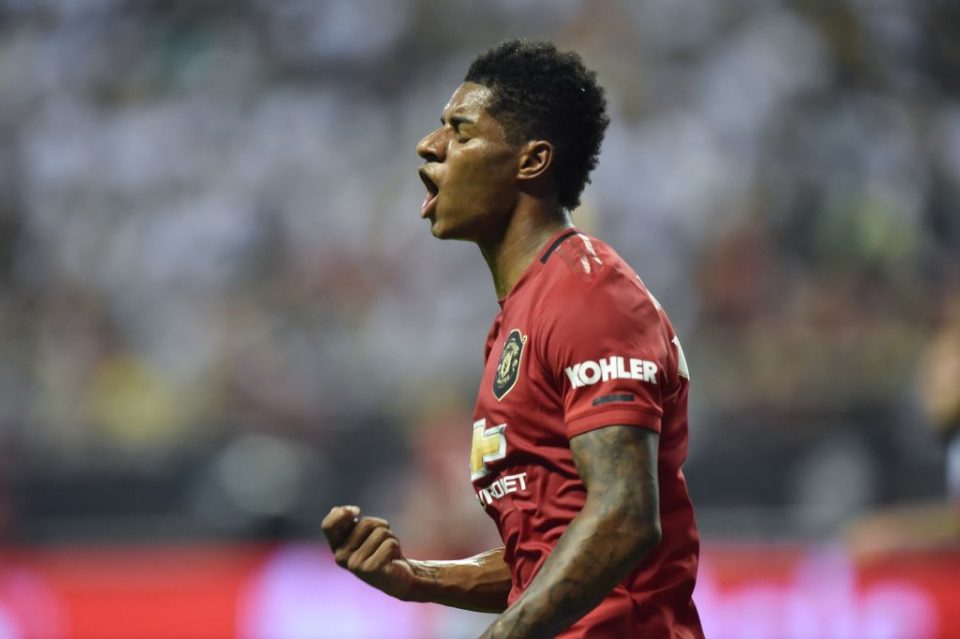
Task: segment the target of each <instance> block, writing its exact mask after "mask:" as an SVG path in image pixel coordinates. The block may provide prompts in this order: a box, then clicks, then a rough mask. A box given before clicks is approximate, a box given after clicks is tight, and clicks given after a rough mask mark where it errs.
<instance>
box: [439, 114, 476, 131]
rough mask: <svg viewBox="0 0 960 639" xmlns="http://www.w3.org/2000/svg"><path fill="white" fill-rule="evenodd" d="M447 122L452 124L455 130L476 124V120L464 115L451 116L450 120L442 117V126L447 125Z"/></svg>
mask: <svg viewBox="0 0 960 639" xmlns="http://www.w3.org/2000/svg"><path fill="white" fill-rule="evenodd" d="M447 122H450V126H452V127H453V128H455V129H457V128H460V125H461V124H476V120H474V119H472V118H468V117H466V116H463V115H451V116H450V117H449V118H447V117H445V116H442V115H441V116H440V124H446V123H447Z"/></svg>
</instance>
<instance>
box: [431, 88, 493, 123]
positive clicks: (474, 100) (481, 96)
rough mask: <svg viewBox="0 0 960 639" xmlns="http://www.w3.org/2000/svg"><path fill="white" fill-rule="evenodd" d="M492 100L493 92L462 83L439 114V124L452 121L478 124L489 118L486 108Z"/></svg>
mask: <svg viewBox="0 0 960 639" xmlns="http://www.w3.org/2000/svg"><path fill="white" fill-rule="evenodd" d="M492 98H493V92H492V91H490V89H489V88H487V87H485V86H483V85H482V84H477V83H475V82H464V83H463V84H461V85H460V86H458V87H457V89H456V91H454V92H453V95H452V96H450V100H448V101H447V104H446V105H445V106H444V107H443V111H442V112H441V114H440V121H441V122H444V123H446V122H450V121H451V120H454V119H459V120H467V121H471V122H479V121H480V120H482V119H485V118H486V117H490V116H489V113H488V111H487V107H488V106H489V105H490V100H491V99H492Z"/></svg>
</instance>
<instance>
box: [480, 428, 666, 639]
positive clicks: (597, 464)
mask: <svg viewBox="0 0 960 639" xmlns="http://www.w3.org/2000/svg"><path fill="white" fill-rule="evenodd" d="M658 443H659V437H658V435H657V434H656V433H654V432H653V431H650V430H646V429H642V428H636V427H633V426H610V427H607V428H601V429H598V430H595V431H590V432H588V433H585V434H583V435H579V436H577V437H574V438H573V439H571V440H570V447H571V449H572V451H573V456H574V461H575V462H576V465H577V470H578V472H579V473H580V476H581V478H582V480H583V482H584V484H585V485H586V487H587V502H586V505H585V506H584V508H583V510H582V511H581V512H580V513H579V514H578V515H577V516H576V517H575V518H574V519H573V521H572V522H571V523H570V525H569V526H568V527H567V530H566V531H565V532H564V533H563V535H562V536H561V537H560V540H559V541H558V542H557V546H556V548H554V550H553V552H552V553H551V554H550V556H549V557H548V558H547V560H546V561H545V562H544V563H543V566H542V567H541V569H540V571H539V573H538V574H537V576H536V577H535V578H534V580H533V582H532V583H531V584H530V587H529V588H528V589H527V590H526V592H524V594H523V596H522V597H520V599H518V600H517V601H516V602H515V603H514V604H513V605H512V606H511V607H510V608H509V609H508V610H507V611H506V612H505V613H504V614H503V615H502V616H501V617H500V618H499V619H498V620H497V622H495V623H494V625H493V626H491V627H490V629H489V630H488V631H487V634H485V635H484V637H489V638H491V639H492V638H493V637H512V638H521V637H531V638H532V637H552V636H554V635H555V634H556V633H558V632H560V631H562V630H564V629H565V628H567V627H569V626H570V625H571V624H573V623H574V622H575V621H576V620H577V619H579V618H580V617H582V616H583V615H585V614H586V613H587V612H589V611H590V610H592V609H593V608H594V607H595V606H596V605H597V604H598V603H600V601H601V600H602V599H603V598H604V597H605V596H606V595H607V594H608V593H609V592H610V590H611V589H613V587H614V586H615V585H616V584H617V583H618V582H619V581H621V580H622V579H623V578H624V577H625V576H626V575H627V574H628V573H629V572H630V571H631V570H632V569H633V568H634V567H636V565H637V564H638V563H639V561H640V559H641V558H643V556H644V555H646V554H647V553H648V552H649V551H650V550H651V549H652V548H653V547H655V546H656V545H657V543H659V541H660V521H659V487H658V485H657V446H658Z"/></svg>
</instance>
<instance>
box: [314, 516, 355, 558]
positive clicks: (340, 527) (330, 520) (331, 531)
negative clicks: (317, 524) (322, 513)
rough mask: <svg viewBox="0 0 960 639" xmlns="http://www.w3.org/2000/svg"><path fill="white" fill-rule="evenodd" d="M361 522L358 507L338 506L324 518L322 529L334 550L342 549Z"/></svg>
mask: <svg viewBox="0 0 960 639" xmlns="http://www.w3.org/2000/svg"><path fill="white" fill-rule="evenodd" d="M359 520H360V508H359V507H358V506H336V507H334V508H333V509H332V510H331V511H330V514H329V515H327V516H326V518H324V520H323V523H322V524H321V528H322V529H323V534H324V535H325V536H326V538H327V542H328V543H329V544H330V548H331V549H332V550H336V549H337V548H339V547H340V545H341V544H342V543H343V542H344V541H345V540H346V538H347V536H348V535H349V534H350V531H351V530H353V527H354V526H356V525H357V522H358V521H359Z"/></svg>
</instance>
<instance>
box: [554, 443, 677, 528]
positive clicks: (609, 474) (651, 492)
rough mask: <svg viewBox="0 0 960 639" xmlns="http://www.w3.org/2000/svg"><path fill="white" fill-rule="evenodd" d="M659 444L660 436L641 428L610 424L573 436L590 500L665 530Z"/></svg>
mask: <svg viewBox="0 0 960 639" xmlns="http://www.w3.org/2000/svg"><path fill="white" fill-rule="evenodd" d="M659 443H660V436H659V435H658V434H657V433H656V432H654V431H652V430H650V429H647V428H638V427H636V426H606V427H603V428H597V429H595V430H591V431H588V432H586V433H583V434H581V435H577V436H575V437H573V438H571V439H570V449H571V451H572V452H573V461H574V463H575V464H576V466H577V472H578V473H579V474H580V478H581V480H582V481H583V483H584V485H585V486H586V488H587V499H588V501H589V502H590V503H591V504H592V505H593V506H594V507H597V508H600V509H601V511H604V512H616V513H617V514H619V515H622V516H624V517H626V518H628V519H629V520H631V521H638V522H640V523H643V524H645V525H649V526H651V527H653V528H655V529H656V530H657V531H659V526H660V517H659V513H660V498H659V496H660V488H659V485H658V482H657V450H658V447H659Z"/></svg>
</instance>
